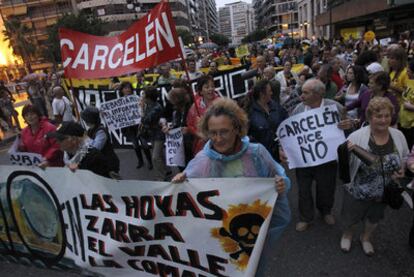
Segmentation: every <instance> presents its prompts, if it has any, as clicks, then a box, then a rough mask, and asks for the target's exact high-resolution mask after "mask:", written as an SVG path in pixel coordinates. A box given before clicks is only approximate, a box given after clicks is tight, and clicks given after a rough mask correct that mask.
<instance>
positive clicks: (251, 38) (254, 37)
mask: <svg viewBox="0 0 414 277" xmlns="http://www.w3.org/2000/svg"><path fill="white" fill-rule="evenodd" d="M266 37H267V30H266V29H260V30H256V31H254V32H251V33H250V34H248V35H247V36H246V37H244V38H243V39H242V42H243V43H249V42H255V41H259V40H262V39H264V38H266Z"/></svg>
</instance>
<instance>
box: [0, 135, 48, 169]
mask: <svg viewBox="0 0 414 277" xmlns="http://www.w3.org/2000/svg"><path fill="white" fill-rule="evenodd" d="M19 144H20V138H19V137H16V139H15V140H14V142H13V144H12V146H11V147H10V148H9V150H8V151H7V153H8V154H9V160H10V162H11V164H13V165H20V166H34V165H38V164H40V163H41V162H43V161H44V160H45V159H44V158H43V157H42V155H40V154H36V153H30V152H20V151H19Z"/></svg>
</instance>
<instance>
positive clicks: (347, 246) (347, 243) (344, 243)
mask: <svg viewBox="0 0 414 277" xmlns="http://www.w3.org/2000/svg"><path fill="white" fill-rule="evenodd" d="M351 245H352V237H346V236H345V235H342V238H341V250H342V251H343V252H345V253H348V252H349V251H350V250H351Z"/></svg>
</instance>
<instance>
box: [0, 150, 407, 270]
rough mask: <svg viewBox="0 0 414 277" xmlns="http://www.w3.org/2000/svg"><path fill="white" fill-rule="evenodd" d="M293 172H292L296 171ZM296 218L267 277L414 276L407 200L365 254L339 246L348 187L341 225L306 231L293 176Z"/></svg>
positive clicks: (138, 174) (146, 174) (130, 169)
mask: <svg viewBox="0 0 414 277" xmlns="http://www.w3.org/2000/svg"><path fill="white" fill-rule="evenodd" d="M117 152H118V155H119V157H120V160H121V175H122V177H123V178H124V179H150V178H151V176H152V175H151V171H148V170H146V169H140V170H137V169H135V165H136V163H135V155H134V153H133V151H132V150H127V149H121V150H118V151H117ZM7 163H8V157H7V148H3V149H1V150H0V164H7ZM290 175H291V176H292V174H290ZM289 196H290V201H291V202H290V203H291V209H292V222H291V224H290V225H289V227H288V229H287V230H286V232H285V234H284V235H283V236H282V238H281V240H280V241H279V243H278V244H277V245H275V247H274V252H273V253H274V255H273V257H271V259H272V263H271V267H270V268H269V270H268V272H267V274H266V276H289V277H291V276H323V277H327V276H364V277H370V276H372V277H374V276H375V277H378V276H384V277H388V276H395V277H397V276H398V277H411V276H414V251H413V250H410V249H409V247H408V231H409V227H410V226H411V225H410V224H411V222H412V216H413V213H412V211H410V210H409V208H408V207H407V206H406V205H404V206H403V208H401V210H399V211H394V210H390V209H388V210H387V211H386V217H385V220H384V221H383V222H382V223H381V224H380V226H379V228H378V229H377V230H376V232H375V234H374V237H373V244H374V247H375V248H376V255H375V256H373V257H367V256H365V255H364V254H363V252H362V250H361V246H360V244H359V241H358V240H357V238H356V237H355V238H354V243H353V245H352V249H351V252H350V253H348V254H344V253H342V252H341V250H340V248H339V239H340V236H341V225H340V207H341V203H342V190H341V187H340V186H338V188H337V194H336V204H335V209H334V214H335V216H336V218H337V221H338V222H337V224H336V225H335V226H333V227H330V226H327V225H325V224H324V223H323V222H322V220H321V218H317V219H316V220H315V222H314V224H313V225H312V227H311V228H310V229H309V230H308V231H306V232H303V233H298V232H296V231H295V223H296V221H297V219H298V212H297V187H296V185H295V182H294V179H293V187H292V190H291V191H290V194H289ZM0 272H1V276H2V277H11V276H13V277H28V276H45V277H48V276H50V277H52V276H74V275H73V274H70V273H66V272H57V271H55V270H44V269H37V268H34V267H30V268H28V267H26V266H23V265H18V264H14V263H10V262H6V261H4V257H3V261H1V262H0Z"/></svg>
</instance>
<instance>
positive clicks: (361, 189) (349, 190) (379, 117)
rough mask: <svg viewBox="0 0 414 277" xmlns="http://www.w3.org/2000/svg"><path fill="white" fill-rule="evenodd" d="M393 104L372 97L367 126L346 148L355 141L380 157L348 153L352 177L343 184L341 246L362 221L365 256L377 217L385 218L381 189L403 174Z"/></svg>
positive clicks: (403, 149)
mask: <svg viewBox="0 0 414 277" xmlns="http://www.w3.org/2000/svg"><path fill="white" fill-rule="evenodd" d="M393 112H394V106H393V105H392V103H391V102H390V100H388V99H387V98H383V97H375V98H373V99H372V100H371V101H370V102H369V104H368V108H367V111H366V113H367V119H368V122H369V126H366V127H363V128H361V129H359V130H357V131H355V132H353V133H352V134H351V135H350V136H349V142H348V148H349V149H350V150H352V149H353V148H354V147H355V146H356V145H357V146H359V147H361V148H363V149H365V150H367V151H368V152H370V153H372V154H374V155H376V156H378V157H379V159H378V160H379V162H374V163H372V164H371V165H367V164H365V163H363V162H362V161H361V160H359V159H358V158H357V157H356V156H354V155H352V156H351V157H350V178H351V181H350V182H349V183H347V184H345V192H344V202H343V207H342V216H343V218H342V219H343V222H344V224H345V226H346V229H345V231H344V232H343V235H342V238H341V249H342V250H343V251H345V252H348V251H349V250H350V249H351V242H352V235H353V233H354V230H355V227H356V225H357V224H358V223H359V222H361V221H363V222H365V228H364V231H363V233H362V234H361V236H360V241H361V245H362V250H363V251H364V253H365V254H366V255H368V256H371V255H373V254H374V253H375V251H374V247H373V245H372V243H371V241H370V238H371V235H372V233H373V231H374V230H375V228H376V227H377V225H378V223H379V221H380V220H381V219H383V218H384V210H385V207H386V204H385V203H383V202H382V197H383V193H384V189H385V187H386V186H389V185H390V184H391V183H392V182H395V181H396V179H397V178H400V177H402V176H403V175H404V161H405V159H406V157H407V155H408V147H407V142H406V140H405V138H404V135H403V134H402V133H401V132H400V131H399V130H397V129H395V128H391V127H390V125H391V118H392V115H393Z"/></svg>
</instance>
